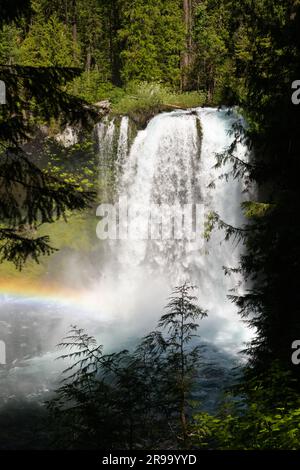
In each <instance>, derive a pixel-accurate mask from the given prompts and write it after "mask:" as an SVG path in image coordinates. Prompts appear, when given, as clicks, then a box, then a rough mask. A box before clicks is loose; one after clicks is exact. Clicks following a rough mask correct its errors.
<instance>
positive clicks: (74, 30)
mask: <svg viewBox="0 0 300 470" xmlns="http://www.w3.org/2000/svg"><path fill="white" fill-rule="evenodd" d="M76 13H77V12H76V0H73V1H72V38H73V57H74V59H76V44H77V15H76Z"/></svg>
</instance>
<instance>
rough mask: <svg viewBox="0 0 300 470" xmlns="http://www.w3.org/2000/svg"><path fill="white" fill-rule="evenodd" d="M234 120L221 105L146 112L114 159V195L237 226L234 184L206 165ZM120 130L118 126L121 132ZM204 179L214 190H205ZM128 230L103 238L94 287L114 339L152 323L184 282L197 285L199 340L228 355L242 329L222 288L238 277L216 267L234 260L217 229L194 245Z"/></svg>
mask: <svg viewBox="0 0 300 470" xmlns="http://www.w3.org/2000/svg"><path fill="white" fill-rule="evenodd" d="M236 119H237V117H236V116H234V115H233V114H231V115H228V113H227V111H226V110H222V111H217V110H215V109H209V108H199V109H197V110H194V111H193V112H190V111H175V112H171V113H163V114H160V115H158V116H156V117H154V118H153V119H152V120H151V121H150V122H149V124H148V126H147V128H146V129H145V130H142V131H140V132H139V133H138V135H137V137H136V139H135V141H134V142H133V145H132V147H131V150H130V152H129V154H128V155H127V157H126V158H125V159H124V157H122V160H123V164H122V165H121V175H119V178H118V180H119V196H120V197H121V198H122V197H123V198H124V197H126V198H127V202H128V207H129V208H130V207H131V206H135V205H138V206H140V207H145V208H148V207H150V205H151V204H153V203H154V204H168V205H172V206H175V207H180V205H182V204H199V203H201V204H204V205H205V211H206V213H209V212H211V211H216V212H218V213H219V215H220V216H221V218H222V219H223V220H225V221H226V222H228V223H230V224H232V225H237V226H238V225H239V224H240V223H241V219H242V214H241V208H240V203H241V200H242V188H241V183H240V182H238V181H237V180H232V179H229V180H228V181H225V180H220V179H218V177H219V176H220V175H221V173H224V172H226V171H227V170H228V168H226V167H225V168H224V167H223V168H222V169H219V170H216V169H214V165H215V163H216V158H215V154H216V153H220V152H222V151H224V150H225V149H226V148H227V147H228V146H229V145H230V143H231V142H232V139H233V137H232V136H230V135H229V131H230V129H231V128H232V124H233V123H234V121H235V120H236ZM198 120H199V121H200V123H201V128H202V133H203V138H202V144H201V139H200V136H199V124H197V121H198ZM126 126H127V123H126ZM124 128H125V123H124V127H123V131H122V132H124ZM124 140H125V139H124V135H122V137H121V136H120V139H119V148H120V147H121V148H122V151H123V149H124ZM237 151H238V152H239V156H240V157H241V158H243V157H245V155H246V148H243V147H242V146H240V147H239V148H238V150H237ZM212 180H214V181H215V187H214V188H209V184H210V183H211V182H212ZM134 222H135V224H134V225H135V231H136V232H143V231H144V228H145V227H144V225H145V218H144V217H143V216H140V215H139V216H137V218H136V220H135V221H134ZM202 229H203V231H204V228H203V227H202ZM131 235H133V236H129V239H128V240H110V241H108V242H107V243H108V246H109V249H110V250H111V254H110V257H109V262H108V264H107V265H106V266H105V267H104V269H103V271H102V274H103V277H102V279H101V281H100V283H98V284H97V286H95V290H97V293H98V294H99V308H100V312H101V314H105V316H106V318H109V319H110V321H112V322H116V321H117V322H118V324H119V325H122V334H121V336H120V340H121V341H122V338H123V339H125V338H126V335H129V336H130V335H131V336H135V335H137V334H140V332H141V331H143V332H146V331H147V328H151V327H152V328H153V327H154V326H155V323H156V321H157V319H158V318H159V316H160V314H161V312H162V308H163V305H164V304H165V302H166V298H167V297H168V295H169V294H170V292H171V290H172V287H174V286H176V285H178V284H180V283H182V282H184V281H185V280H187V281H189V282H190V283H192V284H195V285H196V286H198V287H199V290H198V292H197V294H198V297H199V303H200V305H201V306H202V307H203V308H205V309H207V310H208V313H209V315H208V318H207V319H205V320H203V322H202V325H201V336H202V338H203V339H204V340H207V341H209V342H212V343H214V344H216V345H218V346H220V347H223V348H224V349H226V350H227V351H230V352H236V351H237V350H239V349H241V345H242V342H243V341H244V340H246V339H248V338H249V332H248V330H247V329H246V328H245V327H244V325H243V324H242V323H241V321H240V319H239V317H238V315H237V312H236V308H235V306H234V305H233V304H232V303H230V301H229V300H228V299H227V295H228V293H229V290H230V289H231V288H233V287H235V286H236V285H237V284H239V283H240V281H241V280H240V279H239V277H238V275H235V277H234V278H229V277H225V275H224V273H223V269H222V268H223V266H228V267H234V266H236V265H237V264H238V257H239V254H240V248H239V247H237V246H235V245H234V244H233V243H231V242H223V239H224V234H222V233H220V232H214V233H213V234H212V237H211V239H210V240H209V242H204V241H203V243H202V244H200V245H202V246H201V247H199V245H197V244H196V245H195V244H191V243H190V242H189V241H188V240H184V239H180V240H176V239H174V238H173V239H172V238H169V239H156V240H151V239H149V238H147V237H145V239H142V240H137V239H135V238H136V237H135V236H134V233H133V234H131ZM197 236H198V237H201V236H203V233H202V234H200V233H198V234H197ZM118 335H119V333H118Z"/></svg>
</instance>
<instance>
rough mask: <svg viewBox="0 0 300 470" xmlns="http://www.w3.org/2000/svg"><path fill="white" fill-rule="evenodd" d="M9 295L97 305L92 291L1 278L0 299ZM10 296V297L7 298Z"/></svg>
mask: <svg viewBox="0 0 300 470" xmlns="http://www.w3.org/2000/svg"><path fill="white" fill-rule="evenodd" d="M9 297H13V298H14V299H19V300H30V301H32V302H38V303H39V302H53V303H62V304H73V305H75V306H80V307H82V306H85V307H89V306H95V304H96V300H95V298H93V296H92V295H91V293H90V292H88V291H85V290H78V289H72V288H68V287H61V285H58V284H56V283H51V282H48V281H47V283H46V282H40V281H35V280H34V281H32V280H31V281H26V280H16V279H9V280H3V279H2V280H0V301H1V300H2V301H4V300H8V301H9ZM7 298H8V299H7Z"/></svg>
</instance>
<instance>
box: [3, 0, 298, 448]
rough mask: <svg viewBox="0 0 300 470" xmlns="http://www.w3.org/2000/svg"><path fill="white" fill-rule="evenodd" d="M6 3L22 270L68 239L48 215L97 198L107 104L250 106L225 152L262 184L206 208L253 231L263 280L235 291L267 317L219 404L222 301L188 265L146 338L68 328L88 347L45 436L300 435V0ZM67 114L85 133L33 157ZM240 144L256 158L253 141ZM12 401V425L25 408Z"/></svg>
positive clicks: (44, 424)
mask: <svg viewBox="0 0 300 470" xmlns="http://www.w3.org/2000/svg"><path fill="white" fill-rule="evenodd" d="M0 3H1V10H0V80H1V81H2V82H4V83H5V86H6V100H5V104H4V103H3V104H1V105H0V146H1V149H0V152H1V159H0V177H1V185H0V191H1V202H0V218H1V221H0V259H1V262H3V263H8V264H10V265H12V266H13V267H14V269H17V270H20V275H21V276H22V273H23V270H24V269H25V267H26V265H27V263H28V262H30V261H32V260H33V261H34V262H37V263H39V262H41V260H43V259H44V258H45V257H48V256H49V258H51V257H52V256H56V254H55V253H56V247H55V244H53V243H52V238H51V237H49V234H48V229H49V226H51V225H55V224H56V223H57V220H64V218H69V217H70V215H71V214H73V213H74V212H79V213H85V211H88V212H89V214H91V213H94V212H95V207H96V204H97V203H99V200H98V199H99V188H98V187H97V185H98V184H99V181H98V180H97V178H96V176H95V171H96V170H95V168H96V166H97V163H96V162H95V152H94V148H93V144H92V142H91V138H90V135H91V130H92V129H93V128H94V126H95V124H96V123H99V122H101V120H103V119H105V117H107V116H108V117H109V118H116V119H118V118H119V117H120V116H125V115H126V116H129V117H130V119H132V122H133V123H134V126H135V131H136V132H137V131H138V130H143V129H145V127H146V125H147V124H148V123H149V121H150V120H151V118H153V117H154V116H156V115H158V114H159V113H163V112H170V111H174V110H189V109H191V108H197V107H214V108H221V107H224V106H226V109H227V108H234V109H235V110H237V111H238V112H239V113H240V115H242V116H243V119H244V120H245V122H246V123H247V124H246V125H245V126H241V125H238V124H237V125H236V126H235V127H234V129H233V142H232V144H231V145H230V147H229V148H228V149H227V150H226V151H224V152H223V153H221V154H218V155H217V156H216V168H219V169H220V168H223V167H225V166H226V168H228V165H229V166H230V170H229V171H228V172H227V173H226V175H224V178H225V180H226V179H227V178H229V177H230V178H232V179H233V180H240V181H242V182H243V185H244V187H245V192H247V190H248V189H249V188H253V187H255V189H256V190H255V195H254V196H253V191H252V192H251V191H250V190H249V193H247V197H246V199H245V200H244V201H243V202H242V211H243V214H244V220H245V222H244V223H243V225H241V226H233V225H230V224H229V223H228V222H227V221H226V220H223V219H222V217H221V216H220V214H218V213H216V212H214V213H211V214H210V218H209V220H208V222H207V234H206V235H207V237H208V238H209V237H210V236H211V235H212V233H213V232H215V231H221V232H222V233H223V237H224V238H225V239H226V240H235V241H237V242H240V243H241V244H243V246H244V250H243V251H242V253H241V255H240V257H239V263H238V265H237V266H225V267H224V272H225V275H226V276H230V275H231V274H237V273H238V274H239V275H240V276H242V278H243V280H244V282H245V283H246V286H247V288H246V289H245V290H244V292H242V293H237V292H235V291H233V292H228V298H229V300H230V302H232V303H233V304H234V305H235V306H236V307H237V309H238V312H239V316H240V318H241V319H242V320H243V321H244V322H245V323H246V324H247V325H248V326H249V327H250V328H251V329H253V330H254V331H255V335H254V336H253V338H252V339H251V341H250V342H249V343H248V344H246V345H245V347H244V349H245V351H244V354H246V357H247V360H246V361H245V362H244V363H243V364H242V365H240V366H239V367H238V368H236V370H235V373H234V380H233V382H232V383H231V384H230V385H229V386H228V387H227V389H226V390H225V391H224V394H223V396H222V399H220V401H219V403H218V406H217V408H216V409H215V410H214V411H207V410H203V409H202V408H201V398H199V390H198V388H199V387H201V386H200V385H199V383H198V377H199V375H201V370H202V369H201V364H202V363H201V361H202V346H201V343H200V342H199V341H198V340H195V338H196V335H197V331H198V326H199V325H200V326H199V328H200V332H201V324H202V322H204V321H205V317H206V316H207V315H208V316H209V315H210V313H207V312H206V309H202V308H200V307H199V306H198V303H197V301H198V299H197V293H196V292H197V291H196V290H195V286H194V285H193V284H190V283H182V285H178V286H175V285H174V286H173V291H172V293H171V294H170V297H169V299H167V300H166V308H165V310H164V313H163V314H162V316H161V318H160V320H159V321H158V324H157V328H156V329H155V330H153V331H152V332H150V333H147V332H145V335H144V336H143V338H142V339H141V340H140V342H139V343H138V344H136V346H135V348H134V349H131V350H127V347H126V348H124V349H121V348H122V347H123V346H122V345H120V348H119V349H118V350H116V351H113V352H106V350H105V347H104V346H102V344H101V343H99V342H98V340H97V339H95V338H94V336H93V335H90V333H89V331H85V330H84V329H82V328H81V327H80V325H79V326H77V325H74V324H73V326H72V328H71V331H70V332H69V333H66V334H67V336H66V338H65V339H62V340H61V343H60V350H62V355H61V357H62V358H63V359H65V360H67V361H69V362H70V361H71V363H72V365H69V366H67V368H66V370H65V372H64V373H63V382H61V383H60V385H58V386H57V388H56V390H55V393H54V395H53V396H52V397H50V398H49V400H47V402H45V403H44V404H43V407H42V408H39V407H37V408H35V409H34V410H33V411H32V412H28V413H29V417H28V419H29V420H31V421H32V423H33V425H34V426H36V429H37V432H38V433H39V435H40V436H41V437H40V438H39V439H37V444H36V445H37V448H44V447H46V448H51V449H105V448H109V449H218V450H225V449H226V450H228V449H230V450H261V449H280V450H283V449H289V450H299V448H300V398H299V392H300V375H299V371H300V369H299V367H300V366H299V365H297V364H296V363H293V361H292V355H293V352H294V349H293V346H292V345H293V343H294V342H295V341H297V340H300V315H299V311H298V308H299V304H300V289H299V279H300V244H299V240H300V224H299V221H298V210H299V209H300V184H299V177H298V175H299V174H300V163H299V162H300V159H299V156H300V132H299V130H300V129H299V126H300V105H299V104H296V102H297V100H295V99H292V96H293V93H295V87H294V85H293V84H294V83H295V82H296V81H297V80H300V35H299V30H300V2H299V0H241V1H238V2H237V1H234V0H131V1H128V0H52V1H49V0H24V1H18V0H16V1H9V0H1V2H0ZM66 125H68V126H74V127H75V128H76V127H78V128H80V129H81V131H82V132H83V135H84V138H83V140H82V141H81V142H80V143H79V144H78V145H77V146H75V147H74V148H71V149H60V150H57V147H56V146H54V147H53V146H52V147H51V145H52V144H51V145H50V146H49V144H46V146H45V147H43V148H42V150H40V147H37V151H36V153H37V155H35V156H34V157H32V147H31V144H32V143H34V145H36V142H37V140H39V137H38V138H37V135H39V134H38V133H39V132H40V129H41V128H46V129H47V133H48V134H49V135H50V136H51V135H52V136H53V135H54V134H55V133H57V132H60V131H61V130H62V129H64V127H65V126H66ZM240 144H243V145H246V146H247V148H248V149H249V154H250V158H249V160H248V161H243V160H241V159H240V158H239V157H238V156H237V154H236V149H237V146H238V145H240ZM45 149H46V150H45ZM39 151H41V152H44V153H45V155H43V158H42V160H41V161H42V162H43V164H42V165H41V164H40V160H39V158H40V156H39ZM72 158H73V161H74V162H75V163H76V162H77V163H76V164H77V167H76V165H75V167H76V168H74V166H73V167H72V168H71V169H70V168H69V166H68V165H70V164H69V162H70V159H72ZM45 162H46V163H45ZM49 162H50V163H49ZM78 162H79V163H78ZM47 165H48V166H47ZM105 178H106V181H104V183H103V184H105V185H106V186H105V187H106V189H107V186H110V185H111V186H112V184H111V179H110V178H111V175H109V176H107V173H106V176H105ZM109 189H111V191H113V189H112V188H109ZM97 198H98V199H97ZM105 202H106V201H105ZM40 227H42V230H44V231H43V233H41V232H40ZM45 227H46V228H45ZM58 255H59V252H58ZM211 295H212V296H213V295H214V293H213V292H212V293H211ZM199 302H200V305H201V299H199ZM198 323H199V325H198ZM0 326H1V322H0ZM200 334H201V333H200ZM0 339H1V337H0ZM57 355H59V352H58V353H57ZM202 366H203V364H202ZM0 371H1V365H0ZM1 406H2V405H1ZM3 406H4V405H3ZM3 410H4V411H3V412H2V414H1V412H0V423H1V421H2V423H3V425H1V426H0V437H1V439H0V440H2V439H4V437H5V433H6V427H7V426H8V428H9V426H10V424H9V423H10V420H11V419H12V415H13V414H14V409H13V408H12V409H10V408H9V407H8V408H5V406H4V408H3ZM26 413H27V412H26V410H25V411H24V413H23V415H22V417H23V418H22V419H24V420H26V419H27V415H26ZM30 413H31V414H30ZM26 426H27V425H26ZM26 426H25V427H26ZM26 429H27V428H26ZM12 434H13V431H12ZM15 441H16V438H12V443H11V444H10V445H11V447H13V446H14V445H16V446H17V447H18V445H19V444H16V442H15ZM25 441H26V439H25ZM22 445H24V446H26V443H25V444H21V448H22ZM8 446H9V445H8ZM0 449H2V447H1V445H0Z"/></svg>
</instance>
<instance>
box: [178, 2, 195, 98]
mask: <svg viewBox="0 0 300 470" xmlns="http://www.w3.org/2000/svg"><path fill="white" fill-rule="evenodd" d="M183 18H184V25H185V51H184V53H183V55H182V62H181V69H182V72H181V73H182V79H181V88H182V90H186V89H187V88H188V82H189V79H188V74H189V69H190V66H191V53H192V0H183Z"/></svg>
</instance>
